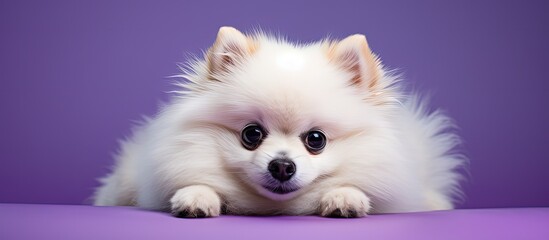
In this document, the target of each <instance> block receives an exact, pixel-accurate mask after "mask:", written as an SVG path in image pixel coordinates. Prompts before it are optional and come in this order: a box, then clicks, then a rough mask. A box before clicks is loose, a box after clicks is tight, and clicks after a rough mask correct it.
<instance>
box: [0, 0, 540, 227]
mask: <svg viewBox="0 0 549 240" xmlns="http://www.w3.org/2000/svg"><path fill="white" fill-rule="evenodd" d="M548 5H549V2H548V1H452V2H450V1H445V2H441V1H401V2H400V3H399V2H398V1H378V2H372V1H316V2H312V1H311V2H309V3H306V2H302V1H261V3H260V2H259V1H218V2H209V1H174V2H168V1H162V2H161V3H160V2H156V1H148V2H139V1H70V0H67V1H26V0H22V1H0V36H1V37H0V114H1V115H0V119H1V120H0V161H1V167H0V202H23V203H70V204H81V203H85V199H86V198H87V197H88V196H90V195H91V193H92V190H93V188H94V187H96V186H97V184H98V183H97V182H96V181H95V179H96V178H97V177H99V176H102V175H104V174H105V173H106V172H107V171H108V167H109V166H110V165H111V164H112V158H111V154H112V153H113V152H115V151H116V148H117V143H116V141H117V139H120V138H123V137H124V136H126V135H128V134H129V132H130V127H131V122H132V120H136V119H139V117H140V115H141V114H149V115H150V114H153V113H154V112H155V110H156V106H157V103H158V101H159V100H165V99H166V95H165V94H164V93H163V92H165V91H169V90H170V89H172V88H171V86H170V85H169V82H170V80H168V79H166V78H165V77H166V76H169V75H173V74H175V73H177V67H176V64H175V63H176V62H181V61H183V60H184V59H185V53H194V54H199V53H200V50H201V49H205V48H207V47H208V46H209V45H210V44H211V43H212V42H213V41H214V38H215V34H216V31H217V29H218V28H219V27H220V26H222V25H233V26H235V27H237V28H240V29H242V30H250V29H252V28H253V27H256V26H261V27H263V28H265V29H267V30H272V31H275V32H276V31H279V32H281V33H283V34H286V35H288V36H289V38H290V39H293V40H300V41H312V40H318V39H319V38H322V37H324V36H326V35H328V34H330V35H332V36H333V37H337V38H341V37H344V36H346V35H348V34H352V33H357V32H359V33H364V34H366V35H367V36H368V39H369V42H370V45H371V46H372V48H373V50H374V51H375V52H377V53H379V54H380V55H381V57H382V59H383V60H384V62H385V63H386V64H387V65H388V66H390V67H397V68H399V69H400V72H402V73H404V76H405V77H406V81H407V83H408V84H409V85H410V86H414V88H415V89H417V90H420V91H430V92H432V93H433V97H432V100H433V106H435V107H442V108H444V109H446V110H447V112H448V113H449V115H451V116H452V117H454V118H455V119H456V120H457V123H458V125H459V126H460V127H461V133H462V135H463V137H464V140H465V152H466V153H467V155H469V157H470V158H471V167H470V174H471V178H470V180H469V182H467V183H466V184H465V193H466V195H467V199H466V203H465V205H462V207H465V208H473V207H513V206H515V207H516V206H549V187H548V185H547V182H548V179H547V176H549V161H547V160H548V157H547V156H549V125H548V124H547V123H548V122H549V107H547V103H548V100H547V93H548V92H549V79H548V77H547V64H548V63H549V59H548V57H549V44H547V43H548V42H549V31H547V26H548V25H549V14H547V12H548V11H549V8H548ZM178 223H179V222H178Z"/></svg>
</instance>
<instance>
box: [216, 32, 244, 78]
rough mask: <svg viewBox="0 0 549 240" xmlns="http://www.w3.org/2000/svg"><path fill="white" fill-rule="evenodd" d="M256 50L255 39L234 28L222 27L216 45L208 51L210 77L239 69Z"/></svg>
mask: <svg viewBox="0 0 549 240" xmlns="http://www.w3.org/2000/svg"><path fill="white" fill-rule="evenodd" d="M254 49H255V45H254V43H253V39H251V38H248V37H246V36H245V35H244V34H242V33H241V32H240V31H238V30H237V29H235V28H233V27H221V28H219V32H218V33H217V39H216V40H215V43H214V45H213V46H212V47H211V48H210V49H209V50H208V53H207V54H208V55H207V60H208V67H209V72H210V76H211V77H212V79H217V77H216V76H222V75H226V74H228V73H230V72H231V71H232V70H233V69H234V68H235V67H238V66H239V65H240V64H241V63H242V62H243V61H244V60H245V58H246V57H248V56H249V55H250V54H252V52H253V51H254Z"/></svg>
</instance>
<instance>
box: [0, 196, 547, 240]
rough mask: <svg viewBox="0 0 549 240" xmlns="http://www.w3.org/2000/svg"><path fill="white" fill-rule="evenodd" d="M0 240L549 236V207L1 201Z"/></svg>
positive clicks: (503, 237)
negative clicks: (224, 212)
mask: <svg viewBox="0 0 549 240" xmlns="http://www.w3.org/2000/svg"><path fill="white" fill-rule="evenodd" d="M0 212H1V213H2V214H1V215H0V239H171V238H177V239H265V240H268V239H301V240H304V239H342V238H343V239H410V240H413V239H422V240H426V239H447V240H449V239H549V228H548V226H549V208H523V209H518V208H517V209H482V210H481V209H475V210H473V209H468V210H454V211H439V212H423V213H408V214H388V215H374V216H369V217H367V218H361V219H328V218H321V217H313V216H311V217H235V216H221V217H218V218H211V219H179V218H174V217H172V216H170V215H169V214H167V213H159V212H148V211H144V210H139V209H136V208H130V207H91V206H76V205H74V206H69V205H65V206H62V205H27V204H0Z"/></svg>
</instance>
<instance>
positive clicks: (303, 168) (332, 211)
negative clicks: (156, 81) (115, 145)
mask: <svg viewBox="0 0 549 240" xmlns="http://www.w3.org/2000/svg"><path fill="white" fill-rule="evenodd" d="M204 58H205V59H204V60H201V59H196V60H194V61H191V62H190V63H189V64H188V66H187V67H186V68H183V71H184V74H182V75H181V76H182V77H184V78H186V79H187V81H182V82H181V83H180V86H181V87H182V88H181V90H179V91H177V92H176V94H175V96H174V97H173V98H172V99H171V101H170V103H169V104H167V105H166V106H164V107H163V108H162V109H161V111H160V112H159V113H158V115H157V116H155V117H154V118H152V119H147V120H146V121H145V123H143V124H142V125H141V126H140V127H138V128H137V129H136V130H135V131H134V134H133V136H132V137H131V138H129V139H127V140H125V141H123V142H122V143H121V145H122V146H121V151H120V153H119V155H118V157H117V159H116V164H115V168H114V171H113V172H112V173H111V174H110V175H108V176H107V177H105V178H103V179H102V183H103V185H102V186H101V187H100V188H99V189H98V190H97V192H96V194H95V205H101V206H104V205H137V206H140V207H143V208H146V209H154V210H162V211H171V212H172V213H173V214H174V215H176V216H183V217H208V216H218V215H220V214H221V212H222V209H223V210H224V212H226V213H228V214H242V215H274V214H288V215H309V214H318V215H322V216H334V215H335V216H342V217H360V216H365V215H366V214H370V213H390V212H409V211H425V210H440V209H451V208H453V199H454V198H455V197H456V195H459V192H460V191H459V185H458V181H459V179H460V175H459V174H458V173H457V172H456V169H457V168H458V167H460V166H461V165H462V164H463V162H464V158H463V157H462V156H461V155H459V154H455V153H453V152H452V149H453V148H454V147H455V146H456V145H457V144H458V143H459V138H458V137H457V136H456V135H455V134H454V133H452V131H451V130H452V129H453V125H452V121H451V120H450V119H449V118H448V117H446V116H445V115H443V114H441V113H440V112H439V111H435V112H429V111H427V110H426V108H425V107H424V104H423V103H422V101H419V100H418V97H416V96H415V95H414V94H405V93H404V91H403V90H402V89H400V88H399V84H398V83H397V80H398V79H397V77H396V76H393V75H391V74H389V73H388V72H387V71H386V70H385V69H384V68H383V66H382V65H381V62H380V60H379V59H378V58H377V56H376V55H374V54H373V53H372V52H371V50H370V48H369V47H368V44H367V42H366V38H365V37H364V36H363V35H352V36H349V37H347V38H345V39H343V40H341V41H330V40H324V41H321V42H317V43H312V44H306V45H298V44H294V43H289V42H287V41H286V40H284V39H281V38H277V37H273V36H269V35H267V34H264V33H254V34H250V35H244V34H242V33H241V32H239V31H238V30H236V29H234V28H231V27H222V28H221V29H220V30H219V33H218V36H217V40H216V42H215V44H214V45H213V46H212V47H211V48H210V49H209V50H208V51H207V52H206V53H205V56H204ZM249 123H258V124H260V125H261V126H263V128H264V129H265V131H266V132H268V135H266V137H265V138H264V139H263V141H262V143H261V145H260V146H259V147H258V148H257V149H254V150H249V149H246V148H245V147H243V145H242V143H241V131H242V129H243V128H244V127H245V126H246V125H247V124H249ZM311 129H319V130H321V131H322V132H324V133H325V134H326V137H327V144H326V147H325V149H324V150H323V152H322V153H320V154H312V153H310V152H309V151H307V149H306V148H305V146H304V142H303V139H302V137H301V136H302V134H303V133H306V132H307V131H309V130H311ZM281 154H282V155H283V156H285V157H286V158H288V159H290V160H292V161H293V162H294V163H295V165H296V169H297V170H296V173H295V176H293V178H292V179H291V180H290V181H289V183H288V186H292V187H293V188H296V189H297V191H294V192H290V193H286V194H279V193H274V192H271V191H269V190H267V189H265V188H264V187H262V185H263V186H264V184H266V183H268V184H272V183H273V182H276V181H274V180H273V179H272V178H271V177H270V175H269V172H268V170H267V168H268V167H267V166H268V164H269V162H270V161H271V160H273V159H274V158H278V157H280V156H281ZM285 186H286V185H284V186H283V187H285Z"/></svg>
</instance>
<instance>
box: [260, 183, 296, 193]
mask: <svg viewBox="0 0 549 240" xmlns="http://www.w3.org/2000/svg"><path fill="white" fill-rule="evenodd" d="M262 187H263V188H265V189H267V190H268V191H269V192H272V193H276V194H287V193H291V192H295V191H297V190H299V188H298V187H288V186H284V185H278V186H266V185H262Z"/></svg>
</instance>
